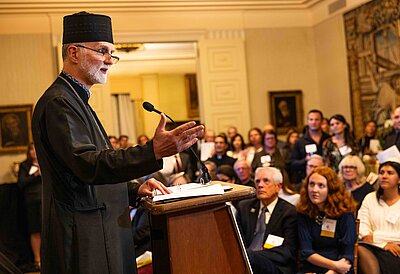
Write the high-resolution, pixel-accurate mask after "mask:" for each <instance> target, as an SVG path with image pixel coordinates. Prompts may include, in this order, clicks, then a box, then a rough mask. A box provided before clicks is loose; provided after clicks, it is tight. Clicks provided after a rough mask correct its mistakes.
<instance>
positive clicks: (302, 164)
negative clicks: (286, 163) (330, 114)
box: [290, 130, 331, 183]
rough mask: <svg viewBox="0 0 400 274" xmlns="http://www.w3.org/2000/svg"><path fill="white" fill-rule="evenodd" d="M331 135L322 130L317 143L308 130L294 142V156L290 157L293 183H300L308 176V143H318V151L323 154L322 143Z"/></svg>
mask: <svg viewBox="0 0 400 274" xmlns="http://www.w3.org/2000/svg"><path fill="white" fill-rule="evenodd" d="M330 137H331V136H330V135H329V134H327V133H325V132H322V136H321V139H320V140H319V144H317V143H315V142H314V140H313V139H312V138H311V136H310V134H309V132H308V130H307V131H306V133H305V134H304V136H303V137H302V138H299V139H298V140H297V141H296V143H295V144H294V147H293V150H292V156H291V159H290V173H291V175H292V176H291V178H293V179H292V180H294V181H293V183H299V182H301V180H302V179H304V178H305V177H306V156H307V153H306V148H305V146H306V145H310V144H316V145H317V152H316V154H319V155H321V156H322V144H323V143H324V141H325V140H326V139H328V138H330Z"/></svg>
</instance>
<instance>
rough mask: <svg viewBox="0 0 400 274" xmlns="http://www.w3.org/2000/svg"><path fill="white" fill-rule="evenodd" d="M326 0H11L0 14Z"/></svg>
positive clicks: (281, 5)
mask: <svg viewBox="0 0 400 274" xmlns="http://www.w3.org/2000/svg"><path fill="white" fill-rule="evenodd" d="M323 1H326V0H252V1H244V0H220V1H212V0H197V1H195V0H191V1H182V0H175V1H170V0H158V1H156V0H147V1H140V0H114V1H113V0H74V1H70V0H35V1H32V0H14V1H5V0H1V1H0V14H7V13H8V14H18V13H43V12H69V11H71V10H76V9H77V8H79V9H90V10H92V11H93V12H96V11H97V10H102V11H108V12H113V11H176V10H180V11H185V10H265V9H307V8H310V7H312V6H313V5H315V4H317V3H320V2H323Z"/></svg>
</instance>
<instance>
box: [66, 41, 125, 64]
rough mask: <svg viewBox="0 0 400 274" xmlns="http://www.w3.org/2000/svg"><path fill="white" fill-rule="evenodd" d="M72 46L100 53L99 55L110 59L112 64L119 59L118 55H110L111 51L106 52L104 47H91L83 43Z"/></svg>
mask: <svg viewBox="0 0 400 274" xmlns="http://www.w3.org/2000/svg"><path fill="white" fill-rule="evenodd" d="M74 46H75V47H77V48H84V49H88V50H91V51H94V52H97V53H100V54H101V55H103V57H104V59H111V60H112V62H113V64H116V63H118V61H119V57H118V56H115V55H111V53H109V52H107V51H106V50H105V49H92V48H88V47H86V46H84V45H74Z"/></svg>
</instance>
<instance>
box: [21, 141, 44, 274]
mask: <svg viewBox="0 0 400 274" xmlns="http://www.w3.org/2000/svg"><path fill="white" fill-rule="evenodd" d="M18 187H19V188H20V189H21V190H22V192H23V196H24V204H25V208H26V216H27V221H28V232H29V234H30V242H31V247H32V252H33V255H34V260H35V268H36V270H37V271H39V270H40V243H41V238H40V231H41V220H42V217H41V216H42V215H41V211H40V209H41V201H42V176H41V173H40V168H39V163H38V160H37V157H36V151H35V147H34V145H33V143H30V144H29V145H28V150H27V153H26V160H25V161H23V162H22V163H21V164H20V166H19V171H18Z"/></svg>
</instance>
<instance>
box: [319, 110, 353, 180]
mask: <svg viewBox="0 0 400 274" xmlns="http://www.w3.org/2000/svg"><path fill="white" fill-rule="evenodd" d="M329 125H330V126H331V130H332V133H333V135H332V137H331V138H329V139H327V140H325V141H324V143H323V157H324V159H325V162H326V164H327V166H329V167H330V168H332V169H333V170H334V171H335V172H339V163H340V161H341V160H342V159H343V157H345V156H346V155H350V154H352V155H355V154H357V153H358V148H357V145H356V143H355V142H354V139H353V136H352V135H351V131H350V125H349V124H348V123H347V121H346V119H345V118H344V117H343V115H340V114H335V115H333V116H332V117H331V118H330V119H329Z"/></svg>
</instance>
